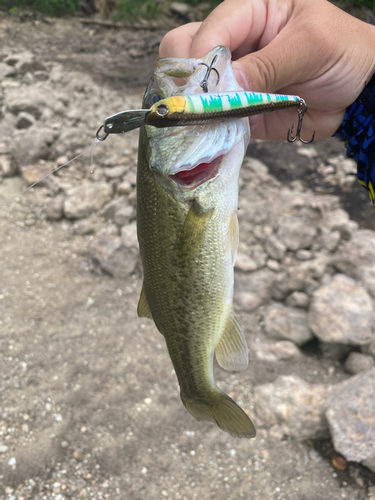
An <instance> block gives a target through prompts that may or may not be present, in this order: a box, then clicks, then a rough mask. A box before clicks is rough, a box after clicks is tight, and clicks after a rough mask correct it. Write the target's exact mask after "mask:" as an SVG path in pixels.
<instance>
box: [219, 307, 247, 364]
mask: <svg viewBox="0 0 375 500" xmlns="http://www.w3.org/2000/svg"><path fill="white" fill-rule="evenodd" d="M215 354H216V359H217V361H218V363H219V365H220V366H221V367H222V368H224V370H228V371H242V370H245V369H246V368H247V365H248V363H249V354H248V348H247V343H246V339H245V337H244V334H243V328H242V326H241V325H240V323H239V321H238V319H237V316H236V313H235V312H234V311H233V310H232V311H231V312H230V314H229V316H228V319H227V323H226V325H225V329H224V333H223V335H222V337H221V339H220V342H219V343H218V345H217V346H216V350H215Z"/></svg>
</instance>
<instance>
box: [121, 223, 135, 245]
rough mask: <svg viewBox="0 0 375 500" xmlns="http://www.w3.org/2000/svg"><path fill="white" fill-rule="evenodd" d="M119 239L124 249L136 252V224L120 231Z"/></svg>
mask: <svg viewBox="0 0 375 500" xmlns="http://www.w3.org/2000/svg"><path fill="white" fill-rule="evenodd" d="M121 238H122V242H123V244H124V245H125V247H127V248H131V249H134V250H135V251H136V252H138V249H139V245H138V237H137V223H136V222H135V221H134V222H132V223H131V224H128V225H126V226H124V227H123V228H122V229H121Z"/></svg>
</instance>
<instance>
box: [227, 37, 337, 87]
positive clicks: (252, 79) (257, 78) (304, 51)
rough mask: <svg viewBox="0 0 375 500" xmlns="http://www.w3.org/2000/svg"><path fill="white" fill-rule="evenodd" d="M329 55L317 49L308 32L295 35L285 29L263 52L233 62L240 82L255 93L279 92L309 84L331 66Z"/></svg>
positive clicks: (259, 51)
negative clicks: (294, 86)
mask: <svg viewBox="0 0 375 500" xmlns="http://www.w3.org/2000/svg"><path fill="white" fill-rule="evenodd" d="M328 52H329V51H326V52H325V51H324V48H322V47H320V48H318V46H317V44H316V43H315V44H314V43H313V38H312V37H308V35H306V30H305V31H303V30H301V31H299V32H294V33H293V32H292V31H291V30H288V29H287V28H284V30H283V31H281V32H280V33H279V34H278V35H277V36H276V37H275V38H274V39H273V40H272V41H271V42H270V43H269V44H268V45H266V46H265V47H264V48H262V49H261V50H258V51H256V52H253V53H251V54H248V55H245V56H244V57H241V58H240V59H237V60H236V61H234V62H233V64H232V67H233V71H234V73H235V76H236V78H237V81H238V82H239V83H240V84H241V85H242V86H243V87H244V88H245V89H246V90H252V91H256V92H277V91H280V90H281V89H284V88H285V87H289V86H291V85H293V84H296V83H302V82H305V81H307V80H310V79H311V78H312V77H313V76H314V74H316V73H317V72H318V71H319V68H322V66H323V65H325V64H327V63H328Z"/></svg>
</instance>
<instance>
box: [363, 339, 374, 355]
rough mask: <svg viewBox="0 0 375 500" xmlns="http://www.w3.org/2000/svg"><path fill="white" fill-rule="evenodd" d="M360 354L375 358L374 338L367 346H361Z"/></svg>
mask: <svg viewBox="0 0 375 500" xmlns="http://www.w3.org/2000/svg"><path fill="white" fill-rule="evenodd" d="M361 352H363V354H368V355H369V356H372V357H373V358H375V338H374V339H373V340H372V341H371V342H370V343H369V344H365V345H362V346H361Z"/></svg>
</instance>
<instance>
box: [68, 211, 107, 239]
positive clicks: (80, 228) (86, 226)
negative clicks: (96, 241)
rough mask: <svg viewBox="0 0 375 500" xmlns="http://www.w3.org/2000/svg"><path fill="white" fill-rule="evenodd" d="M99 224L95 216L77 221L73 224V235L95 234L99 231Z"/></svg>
mask: <svg viewBox="0 0 375 500" xmlns="http://www.w3.org/2000/svg"><path fill="white" fill-rule="evenodd" d="M100 226H101V222H100V220H99V218H98V217H96V216H95V215H93V216H91V217H89V218H88V219H81V220H77V221H76V222H75V223H74V224H73V230H74V234H79V235H81V236H86V235H88V234H95V233H96V231H97V230H99V228H100Z"/></svg>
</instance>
